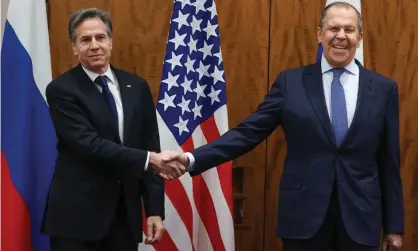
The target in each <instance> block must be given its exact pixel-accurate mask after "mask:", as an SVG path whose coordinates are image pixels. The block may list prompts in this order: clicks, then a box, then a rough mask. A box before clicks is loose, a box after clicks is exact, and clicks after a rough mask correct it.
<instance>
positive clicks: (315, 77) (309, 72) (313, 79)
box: [303, 62, 335, 145]
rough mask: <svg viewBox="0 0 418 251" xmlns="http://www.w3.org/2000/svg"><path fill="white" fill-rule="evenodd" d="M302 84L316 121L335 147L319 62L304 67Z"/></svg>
mask: <svg viewBox="0 0 418 251" xmlns="http://www.w3.org/2000/svg"><path fill="white" fill-rule="evenodd" d="M303 84H304V86H305V89H306V93H307V96H308V98H309V100H310V102H311V105H312V107H313V109H314V111H315V114H316V116H317V117H318V120H319V121H320V122H321V124H322V127H323V128H324V130H325V132H326V134H327V136H328V138H329V140H330V141H331V142H332V143H333V144H334V145H335V138H334V133H333V130H332V126H331V121H330V119H329V115H328V110H327V106H326V103H325V96H324V87H323V84H322V71H321V64H320V63H319V62H318V63H316V64H313V65H309V66H307V67H306V69H305V71H304V74H303Z"/></svg>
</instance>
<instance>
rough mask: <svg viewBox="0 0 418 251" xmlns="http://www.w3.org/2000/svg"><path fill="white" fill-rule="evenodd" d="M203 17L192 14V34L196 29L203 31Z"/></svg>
mask: <svg viewBox="0 0 418 251" xmlns="http://www.w3.org/2000/svg"><path fill="white" fill-rule="evenodd" d="M202 20H203V19H200V20H199V19H197V18H196V17H195V16H192V22H191V23H190V26H191V27H192V34H194V33H195V32H196V31H201V30H202V28H200V23H202Z"/></svg>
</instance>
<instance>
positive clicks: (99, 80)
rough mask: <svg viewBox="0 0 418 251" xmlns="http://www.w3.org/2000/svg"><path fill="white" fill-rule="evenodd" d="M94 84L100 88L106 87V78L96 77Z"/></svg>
mask: <svg viewBox="0 0 418 251" xmlns="http://www.w3.org/2000/svg"><path fill="white" fill-rule="evenodd" d="M94 82H95V83H96V84H98V85H100V86H101V87H102V88H105V87H107V80H106V76H98V77H97V78H96V79H95V80H94Z"/></svg>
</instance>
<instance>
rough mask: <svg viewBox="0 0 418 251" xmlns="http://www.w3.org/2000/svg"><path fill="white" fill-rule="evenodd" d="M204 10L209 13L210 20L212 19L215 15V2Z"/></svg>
mask: <svg viewBox="0 0 418 251" xmlns="http://www.w3.org/2000/svg"><path fill="white" fill-rule="evenodd" d="M206 10H207V11H209V12H210V19H213V17H214V16H216V14H217V11H216V5H215V1H213V2H212V6H211V7H210V8H207V9H206Z"/></svg>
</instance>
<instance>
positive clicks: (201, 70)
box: [196, 61, 210, 80]
mask: <svg viewBox="0 0 418 251" xmlns="http://www.w3.org/2000/svg"><path fill="white" fill-rule="evenodd" d="M209 67H210V65H204V64H203V63H202V61H200V62H199V68H197V69H196V71H197V73H199V80H201V79H202V77H203V75H205V76H207V77H210V75H209V73H208V69H209Z"/></svg>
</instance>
